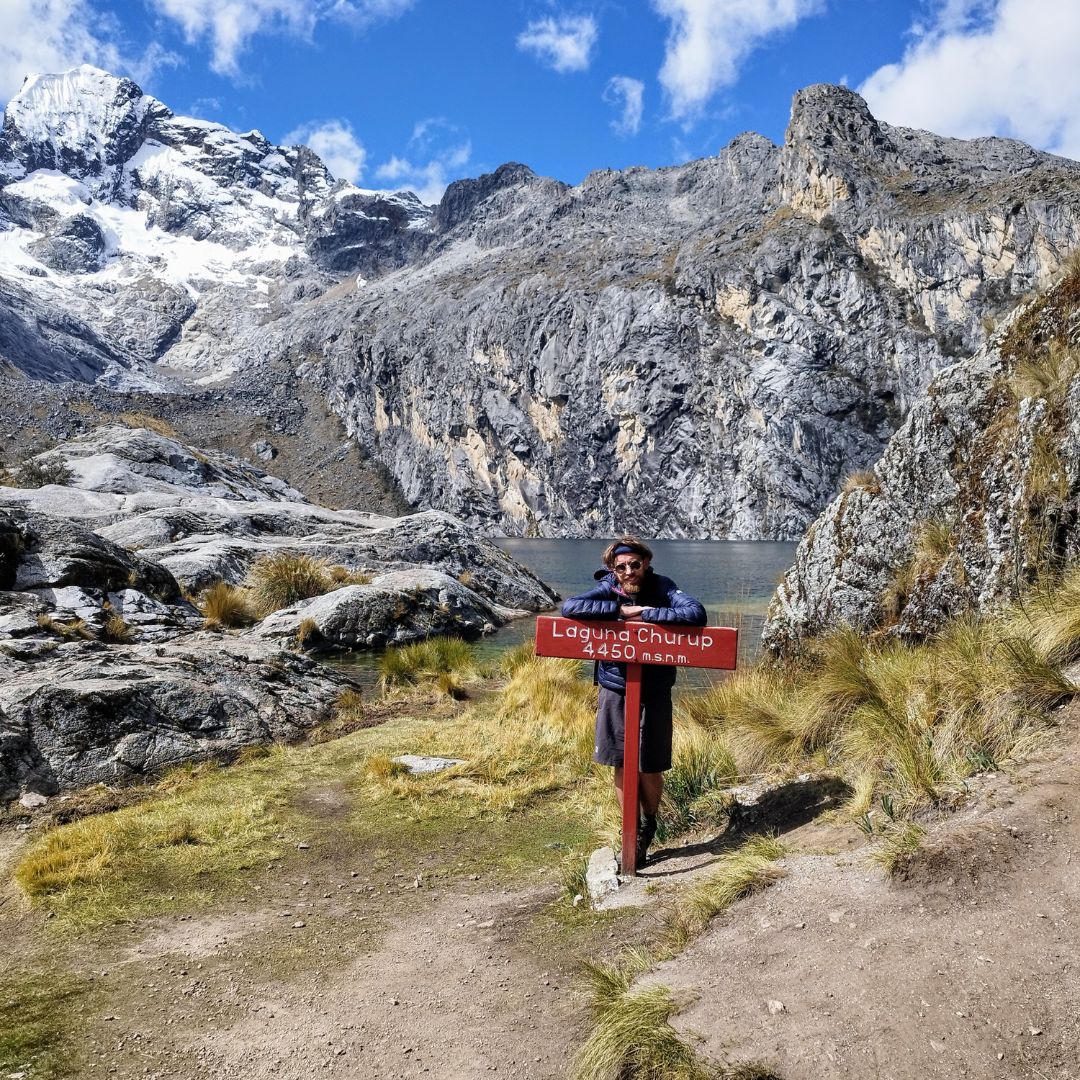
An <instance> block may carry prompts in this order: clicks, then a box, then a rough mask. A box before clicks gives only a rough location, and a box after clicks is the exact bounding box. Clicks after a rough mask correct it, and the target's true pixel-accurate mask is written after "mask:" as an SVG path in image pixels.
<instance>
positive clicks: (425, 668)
mask: <svg viewBox="0 0 1080 1080" xmlns="http://www.w3.org/2000/svg"><path fill="white" fill-rule="evenodd" d="M380 668H381V673H382V674H381V678H382V686H383V690H385V691H388V690H395V689H402V688H413V687H428V688H430V687H431V686H435V687H436V688H437V689H438V690H439V691H441V692H442V693H444V694H447V695H449V696H450V697H461V696H463V687H464V683H465V682H467V681H468V680H470V679H476V678H477V677H478V676H479V675H480V674H481V666H480V664H479V663H478V661H477V659H476V656H475V655H474V653H473V650H472V649H471V648H470V646H469V643H468V642H467V641H463V640H462V639H461V638H455V637H432V638H427V639H426V640H425V641H417V642H415V643H413V644H412V645H401V646H396V647H391V648H389V649H387V650H386V652H385V653H384V654H383V657H382V662H381V664H380Z"/></svg>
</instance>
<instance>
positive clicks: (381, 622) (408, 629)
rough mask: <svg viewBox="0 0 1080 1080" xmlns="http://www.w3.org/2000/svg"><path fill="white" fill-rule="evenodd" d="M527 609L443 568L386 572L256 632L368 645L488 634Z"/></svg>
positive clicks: (315, 643) (310, 642) (276, 617)
mask: <svg viewBox="0 0 1080 1080" xmlns="http://www.w3.org/2000/svg"><path fill="white" fill-rule="evenodd" d="M524 614H526V613H525V612H524V611H513V610H509V609H506V608H500V607H498V606H495V605H492V604H491V603H490V602H488V601H486V600H484V599H483V598H482V597H481V596H479V595H478V594H477V593H475V592H473V590H472V589H470V588H467V587H466V586H465V585H462V584H461V582H460V581H458V580H456V579H455V578H452V577H449V576H448V575H446V574H443V573H440V572H439V571H437V570H418V569H414V570H402V571H399V572H396V573H391V574H383V575H382V576H381V577H378V578H376V579H375V580H374V581H372V582H371V584H370V585H350V586H347V587H345V588H343V589H338V590H336V591H335V592H331V593H327V594H326V595H324V596H317V597H315V598H314V599H312V600H305V601H304V602H303V603H300V604H297V605H296V606H295V607H291V608H285V609H283V610H282V611H276V612H274V613H273V614H272V615H269V616H267V617H266V618H265V619H263V621H262V622H261V623H259V625H258V626H257V627H254V628H253V629H252V630H251V631H249V634H250V636H253V637H257V638H270V639H273V640H278V641H283V642H284V641H290V640H291V641H296V639H297V633H298V631H299V630H300V627H301V624H304V623H309V621H310V623H313V624H314V627H315V629H312V628H311V627H310V623H309V627H308V636H307V637H306V640H305V645H306V647H308V648H310V649H315V650H319V649H366V648H373V647H377V646H382V645H401V644H404V643H406V642H410V641H418V640H420V639H421V638H426V637H431V636H432V635H433V634H451V633H456V634H462V633H464V634H475V635H479V634H483V633H488V632H489V631H491V630H493V629H495V627H496V626H497V625H499V624H500V623H504V622H507V621H508V620H509V619H511V618H513V617H515V616H517V615H524Z"/></svg>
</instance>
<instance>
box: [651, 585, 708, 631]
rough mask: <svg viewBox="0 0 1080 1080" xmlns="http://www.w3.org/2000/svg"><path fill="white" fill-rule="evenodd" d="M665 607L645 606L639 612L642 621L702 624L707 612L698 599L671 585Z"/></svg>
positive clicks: (706, 619)
mask: <svg viewBox="0 0 1080 1080" xmlns="http://www.w3.org/2000/svg"><path fill="white" fill-rule="evenodd" d="M667 602H668V606H667V607H647V608H645V609H644V610H643V611H642V612H641V618H642V621H643V622H655V623H678V624H680V625H683V626H704V625H705V624H706V623H707V622H708V621H709V616H708V613H707V612H706V611H705V608H704V607H702V605H701V603H700V601H698V600H695V599H694V598H693V597H692V596H691V595H690V594H689V593H684V592H683V591H682V589H679V588H677V587H676V586H674V585H672V587H671V588H670V589H669V590H668V593H667Z"/></svg>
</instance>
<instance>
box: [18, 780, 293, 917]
mask: <svg viewBox="0 0 1080 1080" xmlns="http://www.w3.org/2000/svg"><path fill="white" fill-rule="evenodd" d="M207 777H209V783H208V782H207V779H206V778H207ZM219 788H220V789H227V790H224V791H218V793H217V796H216V797H215V796H214V795H213V793H212V792H213V791H214V790H217V789H219ZM160 790H161V791H162V792H163V793H164V795H163V797H162V798H160V799H158V800H156V801H150V802H144V803H141V804H140V805H138V806H132V807H128V808H126V809H122V810H117V811H115V812H113V813H107V814H100V815H96V816H93V817H84V818H81V819H79V820H78V821H74V822H72V823H71V824H69V825H62V826H60V827H59V828H55V829H50V830H49V831H48V832H46V833H45V835H44V836H43V837H41V839H39V840H37V841H36V842H35V843H33V844H32V845H31V846H30V848H29V850H28V851H27V853H26V854H25V856H24V857H23V859H22V860H21V862H20V863H19V864H18V866H17V867H16V870H15V880H16V882H17V883H18V885H19V886H20V888H22V890H23V891H24V892H25V893H26V895H27V896H28V897H29V899H30V901H31V903H32V904H34V905H44V906H47V907H48V908H49V910H50V911H52V912H53V913H54V914H56V915H57V916H58V917H59V921H60V923H61V924H65V923H67V924H71V925H81V926H94V925H102V924H107V923H111V922H116V921H119V920H122V919H125V918H129V917H132V916H133V915H134V914H136V913H141V912H147V911H153V910H155V909H158V908H163V907H166V906H168V904H169V902H170V901H171V900H173V899H174V898H175V897H176V896H180V897H181V898H182V899H186V900H187V902H189V903H192V904H196V905H197V904H198V902H199V901H200V900H204V899H205V898H206V896H207V894H208V890H210V888H211V886H210V884H209V879H208V877H207V876H206V869H207V866H208V864H210V863H212V864H213V866H214V868H215V871H216V873H217V874H219V875H221V876H222V877H225V878H229V877H235V876H236V874H237V873H239V872H240V871H242V870H245V869H249V868H251V867H253V866H255V865H258V864H259V863H264V864H265V862H266V860H267V859H268V858H272V857H275V856H276V855H277V853H278V847H277V844H276V842H275V839H274V838H275V836H276V834H277V833H278V832H279V831H280V823H279V822H278V821H277V820H276V818H275V815H274V811H273V809H272V807H271V804H270V803H269V802H268V801H267V800H266V799H265V798H264V797H262V796H261V795H259V794H256V793H255V791H254V790H252V791H251V792H250V793H249V794H245V791H244V787H243V781H241V780H240V779H239V778H238V775H237V774H236V773H235V772H233V773H231V774H230V775H229V776H228V778H227V779H226V777H225V775H224V773H223V772H222V771H221V770H209V771H202V772H200V770H199V769H198V768H197V767H193V768H191V769H186V770H177V771H176V773H175V775H174V777H173V778H172V779H171V780H170V781H167V782H165V783H163V784H162V785H161V786H160Z"/></svg>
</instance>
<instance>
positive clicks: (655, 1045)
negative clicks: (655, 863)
mask: <svg viewBox="0 0 1080 1080" xmlns="http://www.w3.org/2000/svg"><path fill="white" fill-rule="evenodd" d="M783 854H784V846H783V845H782V844H781V843H780V842H779V841H778V840H776V839H775V838H773V837H769V836H758V837H754V838H753V839H751V840H749V841H747V842H746V843H745V844H743V846H742V847H740V848H739V849H738V850H736V851H733V852H731V854H729V855H725V856H724V857H723V858H722V859H720V861H719V864H718V866H717V868H716V869H715V870H714V871H713V873H712V874H711V875H710V876H709V877H708V878H707V879H705V880H704V881H700V882H698V883H697V884H695V885H692V886H691V887H690V888H688V889H686V890H685V891H683V892H681V893H680V894H679V895H678V896H677V898H676V900H675V902H674V905H673V906H672V907H671V909H670V910H669V912H668V914H667V920H666V932H665V934H664V938H663V941H662V943H661V944H660V946H659V948H658V949H657V950H656V951H655V952H653V953H649V952H643V951H641V950H636V949H627V950H625V951H624V952H623V953H622V955H621V957H620V958H619V959H618V960H617V961H615V962H613V963H587V964H585V968H584V977H585V982H586V992H587V994H588V998H589V1007H590V1012H591V1013H592V1019H593V1027H592V1031H591V1033H590V1035H589V1038H588V1041H587V1042H586V1043H585V1045H584V1047H583V1048H582V1050H581V1053H580V1055H579V1057H578V1065H577V1072H576V1077H577V1080H725V1078H728V1077H731V1078H732V1080H734V1078H736V1077H738V1078H740V1080H741V1078H746V1080H750V1078H758V1080H765V1078H767V1077H772V1076H773V1074H772V1072H771V1071H770V1070H769V1069H767V1068H765V1067H764V1066H760V1065H757V1064H754V1063H744V1064H742V1065H736V1066H720V1065H716V1064H713V1063H711V1062H708V1061H706V1060H704V1059H703V1058H702V1057H701V1056H700V1055H699V1054H698V1053H697V1052H696V1051H695V1050H694V1049H693V1047H691V1046H689V1045H688V1044H687V1043H686V1042H684V1041H683V1039H682V1038H681V1037H680V1036H679V1034H678V1032H677V1031H676V1030H675V1029H674V1028H673V1027H672V1026H671V1022H670V1021H671V1017H672V1016H673V1015H674V1014H675V1013H676V1012H677V1011H678V1009H679V1003H678V1002H677V1001H676V1000H675V998H674V997H673V995H672V993H671V991H670V990H669V989H668V988H667V987H666V986H661V985H658V984H649V985H645V986H635V985H634V983H635V980H637V979H638V978H639V977H640V976H642V975H644V974H646V973H647V972H649V971H650V970H651V969H652V968H653V967H654V965H655V964H656V963H657V962H658V961H661V960H666V959H671V958H673V957H674V956H676V955H677V954H678V953H679V952H681V951H682V949H683V948H685V947H686V945H687V943H688V942H689V941H690V940H691V939H692V938H693V937H695V936H696V935H697V934H699V933H701V931H702V930H704V929H705V928H706V927H707V926H708V924H709V922H710V921H711V920H712V919H713V918H715V917H716V916H717V915H718V914H720V913H721V912H722V911H725V910H727V909H728V908H729V907H730V906H731V905H732V904H734V903H735V902H736V901H737V900H741V899H743V898H744V897H747V896H751V895H753V894H754V893H756V892H760V891H761V890H762V889H765V888H768V886H769V885H771V884H772V883H773V882H775V881H778V880H779V879H780V878H781V877H783V873H784V872H783V870H782V869H781V868H780V867H778V866H777V865H776V861H777V860H778V859H780V858H781V857H782V856H783Z"/></svg>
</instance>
